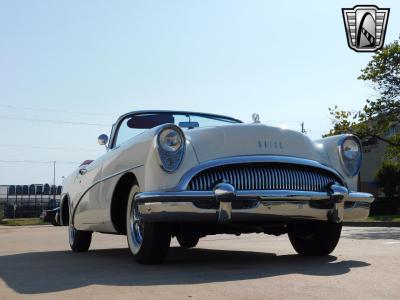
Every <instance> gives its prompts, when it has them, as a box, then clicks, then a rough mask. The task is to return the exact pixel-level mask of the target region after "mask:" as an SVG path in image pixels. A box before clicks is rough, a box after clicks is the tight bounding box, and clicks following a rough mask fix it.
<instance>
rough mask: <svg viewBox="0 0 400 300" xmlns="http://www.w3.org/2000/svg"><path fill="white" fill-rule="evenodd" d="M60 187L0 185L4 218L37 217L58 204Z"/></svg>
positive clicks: (0, 204) (47, 185) (0, 203)
mask: <svg viewBox="0 0 400 300" xmlns="http://www.w3.org/2000/svg"><path fill="white" fill-rule="evenodd" d="M61 191H62V186H61V185H59V186H56V185H49V184H48V183H45V184H31V185H0V207H1V208H2V211H3V213H4V214H2V215H3V216H4V217H5V218H32V217H39V216H40V214H41V213H42V211H43V210H46V209H52V208H55V207H57V206H58V205H59V204H60V195H61Z"/></svg>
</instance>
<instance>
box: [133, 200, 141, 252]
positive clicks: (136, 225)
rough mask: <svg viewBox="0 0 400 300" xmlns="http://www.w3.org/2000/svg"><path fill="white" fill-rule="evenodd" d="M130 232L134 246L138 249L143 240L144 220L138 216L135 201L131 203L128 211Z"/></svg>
mask: <svg viewBox="0 0 400 300" xmlns="http://www.w3.org/2000/svg"><path fill="white" fill-rule="evenodd" d="M130 229H131V230H130V234H131V238H132V242H133V243H134V244H135V247H136V248H138V249H140V247H141V246H142V242H143V235H144V222H143V219H142V217H141V216H140V212H139V209H138V205H137V203H133V204H132V206H131V212H130Z"/></svg>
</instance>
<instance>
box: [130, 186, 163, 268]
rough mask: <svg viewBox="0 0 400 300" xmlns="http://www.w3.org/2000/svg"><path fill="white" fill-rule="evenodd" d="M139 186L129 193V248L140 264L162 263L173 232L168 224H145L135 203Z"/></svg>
mask: <svg viewBox="0 0 400 300" xmlns="http://www.w3.org/2000/svg"><path fill="white" fill-rule="evenodd" d="M138 192H139V186H138V185H134V186H133V187H132V189H131V192H130V193H129V199H128V205H127V210H126V233H127V240H128V246H129V249H130V251H131V252H132V254H133V256H134V259H135V260H136V262H138V263H143V264H158V263H162V262H163V261H164V259H165V257H166V255H167V252H168V249H169V245H170V242H171V230H170V226H168V224H164V223H152V222H145V221H144V220H143V219H142V217H141V215H140V212H139V209H138V205H137V203H136V202H135V194H137V193H138Z"/></svg>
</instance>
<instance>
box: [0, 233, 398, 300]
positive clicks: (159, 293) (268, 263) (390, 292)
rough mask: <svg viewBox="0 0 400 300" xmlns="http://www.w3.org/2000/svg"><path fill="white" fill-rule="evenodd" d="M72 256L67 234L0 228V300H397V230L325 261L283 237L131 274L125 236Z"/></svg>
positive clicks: (360, 239)
mask: <svg viewBox="0 0 400 300" xmlns="http://www.w3.org/2000/svg"><path fill="white" fill-rule="evenodd" d="M93 237H94V240H93V243H92V247H91V249H92V250H91V251H89V252H88V253H80V254H76V253H72V252H71V251H69V246H68V241H67V229H66V228H65V227H52V226H30V227H5V226H1V227H0V299H1V300H3V299H4V300H6V299H26V298H28V299H206V298H208V299H217V298H218V299H293V298H298V299H369V298H370V299H398V298H399V295H400V228H381V227H379V228H356V227H345V228H344V232H343V234H342V237H343V238H342V239H341V241H340V243H339V245H338V247H337V248H336V250H335V251H334V252H333V254H332V255H331V256H328V257H319V258H304V257H300V256H298V255H296V254H295V252H294V250H293V249H292V247H291V245H290V243H289V241H288V239H287V237H286V236H280V237H274V236H267V235H261V234H259V235H257V234H251V235H243V236H240V237H236V236H227V235H221V236H210V237H207V238H204V239H202V240H201V241H200V243H199V245H198V247H197V248H195V249H191V250H185V249H180V248H178V247H177V243H176V241H173V245H172V246H173V247H172V248H171V251H170V252H169V255H168V258H167V261H166V263H165V264H164V265H157V266H144V265H138V264H136V263H135V262H134V261H133V260H132V258H131V256H130V254H129V252H128V249H127V247H126V240H125V237H124V236H116V235H104V234H95V235H94V236H93Z"/></svg>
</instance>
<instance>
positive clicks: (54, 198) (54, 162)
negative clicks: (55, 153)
mask: <svg viewBox="0 0 400 300" xmlns="http://www.w3.org/2000/svg"><path fill="white" fill-rule="evenodd" d="M55 188H56V161H55V160H54V161H53V191H54V190H55ZM53 200H54V201H55V200H56V193H55V191H54V193H53Z"/></svg>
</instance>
